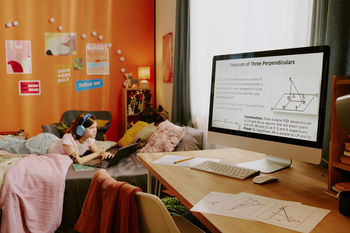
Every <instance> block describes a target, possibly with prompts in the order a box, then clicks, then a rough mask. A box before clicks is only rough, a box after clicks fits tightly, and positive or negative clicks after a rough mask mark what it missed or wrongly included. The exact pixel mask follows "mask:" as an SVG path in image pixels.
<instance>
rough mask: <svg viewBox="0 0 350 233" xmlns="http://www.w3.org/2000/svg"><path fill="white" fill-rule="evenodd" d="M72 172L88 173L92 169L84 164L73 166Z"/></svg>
mask: <svg viewBox="0 0 350 233" xmlns="http://www.w3.org/2000/svg"><path fill="white" fill-rule="evenodd" d="M73 168H74V171H89V170H94V167H92V166H88V165H84V164H73Z"/></svg>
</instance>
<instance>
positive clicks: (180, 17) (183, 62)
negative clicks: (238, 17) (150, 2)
mask: <svg viewBox="0 0 350 233" xmlns="http://www.w3.org/2000/svg"><path fill="white" fill-rule="evenodd" d="M189 18H190V4H189V0H177V1H176V26H175V49H174V79H173V102H172V116H171V120H172V122H174V123H176V124H180V125H192V124H191V105H190V81H189V79H190V77H189V69H190V68H189V63H190V49H189V48H190V24H189Z"/></svg>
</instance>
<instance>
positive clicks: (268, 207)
mask: <svg viewBox="0 0 350 233" xmlns="http://www.w3.org/2000/svg"><path fill="white" fill-rule="evenodd" d="M191 211H195V212H203V213H210V214H218V215H223V216H230V217H236V218H243V219H251V220H256V221H261V222H265V223H269V224H272V225H275V226H280V227H283V228H286V229H291V230H295V231H299V232H310V231H311V230H312V229H313V228H314V227H315V226H316V225H317V224H318V223H319V222H320V221H321V220H322V219H323V218H324V217H325V216H326V215H327V214H328V213H329V212H330V211H329V210H325V209H320V208H316V207H312V206H307V205H303V204H301V203H300V202H290V201H281V200H278V199H273V198H268V197H263V196H258V195H254V194H249V193H243V192H242V193H239V194H228V193H227V194H225V193H219V192H211V193H210V194H208V195H207V196H206V197H204V198H203V199H202V200H201V201H199V202H198V203H197V204H196V205H195V206H194V207H193V208H192V209H191Z"/></svg>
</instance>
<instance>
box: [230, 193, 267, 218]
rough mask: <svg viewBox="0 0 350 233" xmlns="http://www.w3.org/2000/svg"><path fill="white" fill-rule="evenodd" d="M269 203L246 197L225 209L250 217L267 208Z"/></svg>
mask: <svg viewBox="0 0 350 233" xmlns="http://www.w3.org/2000/svg"><path fill="white" fill-rule="evenodd" d="M267 204H269V202H267V201H264V200H258V199H254V198H250V197H244V198H242V199H239V200H237V201H235V202H233V203H232V204H230V205H227V206H225V207H224V209H225V210H227V211H233V212H238V213H240V214H244V215H249V214H251V213H253V212H255V211H257V210H259V209H260V208H262V207H264V206H266V205H267Z"/></svg>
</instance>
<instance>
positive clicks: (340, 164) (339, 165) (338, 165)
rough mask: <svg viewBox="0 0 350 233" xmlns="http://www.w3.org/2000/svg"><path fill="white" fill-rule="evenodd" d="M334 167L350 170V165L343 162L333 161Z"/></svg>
mask: <svg viewBox="0 0 350 233" xmlns="http://www.w3.org/2000/svg"><path fill="white" fill-rule="evenodd" d="M333 167H335V168H339V169H342V170H345V171H350V165H346V164H343V163H341V162H333Z"/></svg>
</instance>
